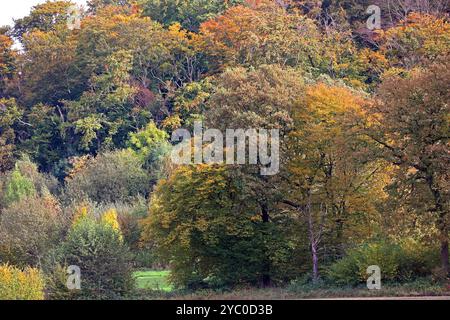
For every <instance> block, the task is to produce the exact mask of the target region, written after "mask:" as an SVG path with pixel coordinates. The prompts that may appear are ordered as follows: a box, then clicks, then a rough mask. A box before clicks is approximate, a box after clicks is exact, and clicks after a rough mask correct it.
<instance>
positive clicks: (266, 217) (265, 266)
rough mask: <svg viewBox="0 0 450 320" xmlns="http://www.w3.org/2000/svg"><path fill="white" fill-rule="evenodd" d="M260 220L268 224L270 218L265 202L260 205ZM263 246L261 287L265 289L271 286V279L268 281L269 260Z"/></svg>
mask: <svg viewBox="0 0 450 320" xmlns="http://www.w3.org/2000/svg"><path fill="white" fill-rule="evenodd" d="M260 206H261V219H262V221H263V223H269V220H270V216H269V206H268V204H267V201H265V200H264V201H263V202H262V203H261V204H260ZM263 246H264V262H263V270H262V285H263V287H265V288H267V287H270V285H271V279H270V259H269V257H268V256H267V248H265V244H263Z"/></svg>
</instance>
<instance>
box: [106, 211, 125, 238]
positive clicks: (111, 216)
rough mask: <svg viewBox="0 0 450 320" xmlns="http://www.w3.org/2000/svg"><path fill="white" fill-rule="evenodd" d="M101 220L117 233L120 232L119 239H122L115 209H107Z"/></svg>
mask: <svg viewBox="0 0 450 320" xmlns="http://www.w3.org/2000/svg"><path fill="white" fill-rule="evenodd" d="M101 222H102V223H105V224H107V225H110V226H111V227H112V228H113V229H114V230H115V231H116V232H117V233H119V234H120V239H122V240H123V236H122V232H121V230H120V224H119V220H118V216H117V210H116V209H109V210H108V211H106V212H105V213H103V215H102V218H101Z"/></svg>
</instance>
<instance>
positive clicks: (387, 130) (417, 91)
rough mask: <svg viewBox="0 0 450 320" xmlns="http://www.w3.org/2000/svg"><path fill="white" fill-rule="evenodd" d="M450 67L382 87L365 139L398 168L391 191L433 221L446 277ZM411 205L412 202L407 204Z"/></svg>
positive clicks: (396, 79) (443, 62) (444, 62)
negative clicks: (377, 146) (395, 192)
mask: <svg viewBox="0 0 450 320" xmlns="http://www.w3.org/2000/svg"><path fill="white" fill-rule="evenodd" d="M449 70H450V69H449V63H448V56H447V57H446V56H444V57H442V58H441V59H440V62H439V63H435V64H433V65H432V66H431V67H430V68H429V69H426V70H420V71H416V72H414V73H413V74H412V75H411V77H407V78H401V77H399V76H394V77H391V78H389V79H386V80H385V81H384V82H383V84H382V85H381V87H380V89H379V91H378V94H377V102H376V104H375V105H374V106H373V107H371V108H369V112H370V113H371V115H372V116H371V123H370V125H369V128H368V130H369V131H368V135H369V136H370V137H371V138H372V139H374V140H375V141H376V142H377V143H378V144H379V145H380V146H382V147H383V150H384V156H385V159H386V160H388V161H390V162H391V163H392V164H393V165H395V166H396V176H397V179H396V181H395V186H396V187H397V189H398V190H404V192H399V193H398V194H400V195H402V197H403V199H402V201H403V203H405V205H407V204H408V203H409V204H410V205H413V206H414V207H416V208H417V211H418V213H420V212H424V213H425V212H432V213H433V214H434V216H435V217H436V228H437V230H439V235H438V237H439V242H440V245H441V261H442V269H443V270H444V271H445V272H446V273H448V272H449V258H448V237H449V235H448V233H449V229H448V228H449V227H448V226H449V202H448V200H449V199H450V197H449V176H448V167H449V161H448V152H449V150H448V147H449V140H448V139H449V119H448V112H449V106H448V101H449V92H450V90H449V87H448V84H449V83H450V81H449V77H450V74H449ZM411 201H412V202H411Z"/></svg>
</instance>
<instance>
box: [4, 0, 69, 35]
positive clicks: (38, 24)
mask: <svg viewBox="0 0 450 320" xmlns="http://www.w3.org/2000/svg"><path fill="white" fill-rule="evenodd" d="M73 5H74V4H73V2H70V1H46V2H45V3H42V4H37V5H35V6H33V7H32V9H31V12H30V14H29V15H28V16H25V17H23V18H20V19H17V20H15V21H14V29H13V32H12V35H13V36H14V37H15V38H17V39H20V40H21V39H22V38H23V36H24V35H26V34H28V33H30V32H33V31H41V32H48V31H52V30H54V29H55V28H57V27H58V26H61V25H63V24H65V23H66V22H67V19H68V18H69V14H70V12H69V10H68V9H69V8H70V7H71V6H73Z"/></svg>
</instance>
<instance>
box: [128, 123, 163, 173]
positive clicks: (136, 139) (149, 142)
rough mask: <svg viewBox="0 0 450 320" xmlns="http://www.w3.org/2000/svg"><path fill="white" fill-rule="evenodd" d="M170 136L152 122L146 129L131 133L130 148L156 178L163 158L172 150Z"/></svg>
mask: <svg viewBox="0 0 450 320" xmlns="http://www.w3.org/2000/svg"><path fill="white" fill-rule="evenodd" d="M168 138H169V135H168V134H167V133H166V132H165V131H163V130H160V129H158V128H157V127H156V125H155V123H154V122H150V123H149V124H147V126H146V127H145V129H143V130H140V131H138V132H136V133H131V134H130V138H129V140H128V142H127V145H128V148H129V149H130V150H131V151H132V153H133V154H134V155H136V157H138V158H139V159H140V160H141V161H142V163H143V164H144V168H146V169H148V170H149V171H150V174H151V176H152V177H153V178H154V179H155V180H157V179H158V178H159V172H160V170H161V167H162V164H163V160H164V158H165V156H166V155H167V154H169V152H170V150H171V145H170V143H169V142H168Z"/></svg>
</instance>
